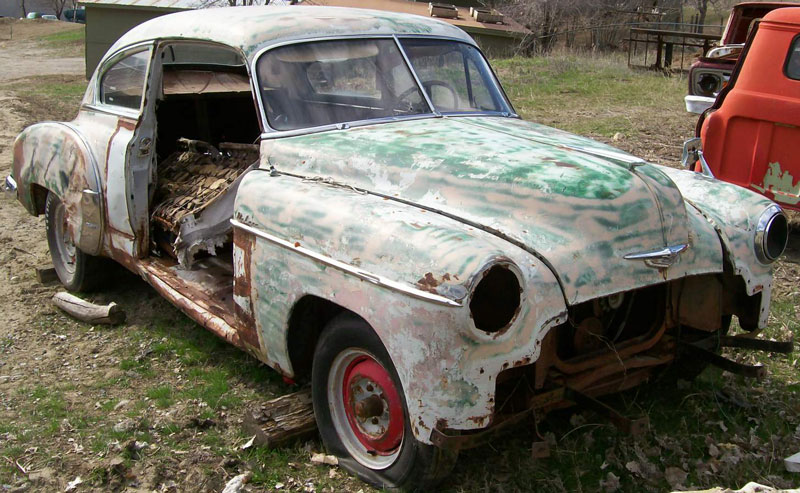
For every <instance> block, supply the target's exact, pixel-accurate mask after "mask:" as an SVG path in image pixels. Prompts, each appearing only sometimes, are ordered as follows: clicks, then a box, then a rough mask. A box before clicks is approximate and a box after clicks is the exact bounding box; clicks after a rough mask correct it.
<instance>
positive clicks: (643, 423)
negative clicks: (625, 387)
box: [564, 388, 650, 435]
mask: <svg viewBox="0 0 800 493" xmlns="http://www.w3.org/2000/svg"><path fill="white" fill-rule="evenodd" d="M564 397H565V398H566V399H568V400H571V401H572V402H574V403H575V404H577V405H579V406H582V407H586V408H588V409H591V410H592V411H594V412H596V413H597V414H599V415H601V416H605V417H606V418H608V419H609V420H610V421H611V423H612V424H613V425H614V426H616V427H617V429H618V430H620V431H621V432H623V433H630V434H631V435H641V434H643V433H644V432H645V431H647V428H649V426H650V420H649V419H648V418H647V417H642V418H638V419H630V418H626V417H625V416H623V415H621V414H620V413H618V412H617V411H616V410H614V409H613V408H611V407H610V406H608V405H606V404H604V403H602V402H600V401H598V400H597V399H595V398H593V397H590V396H588V395H586V394H583V393H581V392H578V391H577V390H575V389H570V388H567V389H565V390H564Z"/></svg>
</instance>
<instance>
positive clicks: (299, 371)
mask: <svg viewBox="0 0 800 493" xmlns="http://www.w3.org/2000/svg"><path fill="white" fill-rule="evenodd" d="M344 312H349V313H352V312H351V311H350V310H348V309H346V308H344V307H341V306H339V305H337V304H336V303H333V302H331V301H328V300H326V299H323V298H320V297H318V296H313V295H306V296H304V297H303V298H301V299H300V300H298V301H297V303H295V305H294V307H293V308H292V314H291V316H290V317H289V331H288V335H287V337H288V339H287V341H288V349H289V360H290V361H291V363H292V369H293V370H294V375H295V379H301V378H304V377H306V376H309V375H311V364H312V362H313V361H314V348H315V347H316V345H317V340H319V336H320V334H321V333H322V329H324V328H325V326H326V325H327V324H328V322H330V321H331V320H332V319H333V318H334V317H336V316H337V315H339V314H340V313H344ZM354 315H355V314H354ZM356 316H357V315H356Z"/></svg>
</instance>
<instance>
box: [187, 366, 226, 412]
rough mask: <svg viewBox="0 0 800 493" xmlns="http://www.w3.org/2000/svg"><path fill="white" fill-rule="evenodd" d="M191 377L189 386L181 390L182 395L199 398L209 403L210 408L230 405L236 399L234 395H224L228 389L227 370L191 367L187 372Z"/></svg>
mask: <svg viewBox="0 0 800 493" xmlns="http://www.w3.org/2000/svg"><path fill="white" fill-rule="evenodd" d="M189 376H190V378H191V382H190V386H189V387H188V388H187V389H185V390H184V391H183V392H182V395H183V396H184V397H186V398H189V399H199V400H201V401H202V402H205V403H206V404H208V405H209V407H210V408H211V409H218V408H220V407H223V406H224V407H230V406H232V405H234V404H235V403H236V401H237V400H238V399H237V398H235V397H231V396H226V394H227V392H228V391H229V390H230V386H229V385H228V381H229V379H230V375H229V374H228V372H226V371H224V370H222V369H217V368H211V369H208V370H205V369H198V368H195V369H192V371H190V372H189Z"/></svg>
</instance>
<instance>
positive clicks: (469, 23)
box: [303, 0, 530, 37]
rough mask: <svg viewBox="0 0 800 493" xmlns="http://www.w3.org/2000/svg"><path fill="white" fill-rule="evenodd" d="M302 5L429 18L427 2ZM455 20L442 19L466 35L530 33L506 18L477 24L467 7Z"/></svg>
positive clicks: (322, 0)
mask: <svg viewBox="0 0 800 493" xmlns="http://www.w3.org/2000/svg"><path fill="white" fill-rule="evenodd" d="M303 5H321V6H329V7H363V8H367V9H375V10H385V11H388V12H401V13H404V14H416V15H421V16H423V17H430V15H429V14H428V3H427V2H414V1H408V0H303ZM456 8H457V9H458V18H457V19H442V20H444V21H445V22H447V23H449V24H453V25H456V26H458V27H460V28H461V29H464V30H465V31H467V32H468V33H473V34H474V33H486V34H492V35H495V36H505V37H522V36H523V35H525V34H528V33H530V31H529V30H528V29H526V28H525V27H524V26H522V25H521V24H519V23H518V22H516V21H514V20H512V19H509V18H508V17H506V18H505V19H504V21H503V22H504V23H503V24H494V23H486V22H478V21H476V20H475V18H473V17H471V16H470V15H469V8H468V7H456Z"/></svg>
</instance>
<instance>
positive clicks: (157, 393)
mask: <svg viewBox="0 0 800 493" xmlns="http://www.w3.org/2000/svg"><path fill="white" fill-rule="evenodd" d="M172 395H173V391H172V386H171V385H160V386H158V387H155V388H152V389H148V390H147V397H149V398H150V399H152V400H153V401H154V402H155V404H156V406H157V407H159V408H161V409H164V408H167V407H169V406H171V405H172V403H173V402H174V400H173V398H172Z"/></svg>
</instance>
